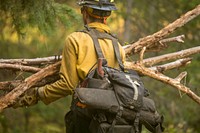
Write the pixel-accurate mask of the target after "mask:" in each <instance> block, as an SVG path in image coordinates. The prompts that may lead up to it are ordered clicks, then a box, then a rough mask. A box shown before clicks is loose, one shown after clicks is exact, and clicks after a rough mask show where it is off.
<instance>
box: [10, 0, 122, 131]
mask: <svg viewBox="0 0 200 133" xmlns="http://www.w3.org/2000/svg"><path fill="white" fill-rule="evenodd" d="M78 5H79V6H81V13H82V16H83V22H84V25H85V26H86V27H87V28H92V29H96V30H97V31H99V32H103V33H104V32H105V33H108V34H110V32H111V31H110V28H109V26H108V25H107V23H106V21H107V18H108V17H109V16H110V15H111V12H112V11H113V10H117V8H116V6H115V4H114V0H80V1H78ZM99 44H100V47H101V49H102V52H103V55H104V56H105V58H106V60H107V65H108V66H110V67H113V68H117V69H118V68H119V64H118V61H117V60H116V58H115V53H114V48H113V44H112V41H111V40H109V39H99ZM118 45H119V53H120V56H121V58H122V62H124V61H125V52H124V50H123V48H122V47H121V45H120V44H119V43H118ZM96 63H97V54H96V51H95V48H94V44H93V40H92V38H91V36H89V35H88V34H87V33H85V32H81V31H80V32H74V33H72V34H70V35H69V36H67V38H66V40H65V44H64V48H63V52H62V61H61V67H60V73H59V75H60V79H59V80H58V81H56V82H55V83H53V84H48V85H46V86H44V87H39V88H32V89H30V90H28V91H27V92H25V93H24V95H23V96H21V97H20V98H19V100H18V102H16V103H15V104H14V105H13V107H14V108H16V107H22V106H31V105H35V104H36V103H37V102H38V101H42V102H43V103H45V104H47V105H48V104H50V103H52V102H54V101H56V100H58V99H59V98H62V97H66V96H68V95H73V93H74V89H75V88H76V87H77V86H78V85H79V83H80V82H81V81H83V80H84V79H85V77H86V75H87V74H88V72H89V70H90V69H91V68H95V67H96V66H95V64H96ZM93 66H94V67H93ZM71 117H72V116H69V113H68V114H67V115H66V121H67V122H69V121H71V120H70V118H71ZM77 120H80V123H81V119H77ZM72 121H73V119H72ZM74 124H76V123H71V125H74ZM77 125H79V124H77ZM71 128H72V127H69V123H68V125H67V131H68V132H72V133H74V132H75V131H73V130H71ZM83 129H86V130H85V131H83ZM69 130H71V131H69ZM80 130H81V131H80ZM79 132H80V133H87V132H89V131H88V124H87V122H86V125H83V127H82V128H79V131H76V133H79Z"/></svg>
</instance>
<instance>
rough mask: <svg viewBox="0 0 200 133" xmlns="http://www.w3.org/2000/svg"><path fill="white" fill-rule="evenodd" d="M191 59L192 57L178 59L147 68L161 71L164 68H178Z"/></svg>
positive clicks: (188, 62)
mask: <svg viewBox="0 0 200 133" xmlns="http://www.w3.org/2000/svg"><path fill="white" fill-rule="evenodd" d="M191 60H192V58H184V59H179V60H177V61H174V62H170V63H167V64H164V65H159V66H154V67H150V68H149V69H151V70H153V71H157V72H161V73H162V72H164V71H166V70H171V69H174V68H179V67H182V66H185V65H187V64H190V63H191Z"/></svg>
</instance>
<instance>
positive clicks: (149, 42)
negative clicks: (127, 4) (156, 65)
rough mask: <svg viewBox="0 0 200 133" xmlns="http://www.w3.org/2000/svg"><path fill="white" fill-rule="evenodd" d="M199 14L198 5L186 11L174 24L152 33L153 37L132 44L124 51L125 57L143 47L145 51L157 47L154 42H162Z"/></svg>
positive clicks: (199, 8)
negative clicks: (145, 48)
mask: <svg viewBox="0 0 200 133" xmlns="http://www.w3.org/2000/svg"><path fill="white" fill-rule="evenodd" d="M199 14H200V5H198V6H197V7H196V8H194V9H193V10H191V11H188V12H187V13H186V14H184V15H182V16H181V17H180V18H179V19H177V20H175V21H174V22H172V23H171V24H169V25H168V26H166V27H165V28H163V29H161V30H160V31H158V32H156V33H154V34H153V35H149V36H147V37H144V38H141V39H139V40H138V41H137V42H135V43H133V44H132V45H131V46H130V47H128V48H126V49H125V52H126V55H130V54H133V53H138V52H139V51H141V49H142V48H143V47H147V49H149V48H151V47H155V45H159V43H156V42H158V41H160V40H162V39H163V38H164V37H166V36H168V35H169V34H171V33H173V32H174V31H175V30H176V29H177V28H180V27H182V26H183V25H185V24H186V23H188V22H189V21H190V20H192V19H194V18H195V17H197V16H199Z"/></svg>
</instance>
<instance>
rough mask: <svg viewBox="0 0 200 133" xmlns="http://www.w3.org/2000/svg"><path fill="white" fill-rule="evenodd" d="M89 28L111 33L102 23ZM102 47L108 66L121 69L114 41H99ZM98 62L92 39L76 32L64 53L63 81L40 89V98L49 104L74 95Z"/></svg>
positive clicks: (122, 53) (70, 37)
mask: <svg viewBox="0 0 200 133" xmlns="http://www.w3.org/2000/svg"><path fill="white" fill-rule="evenodd" d="M88 26H89V27H92V28H96V29H97V30H99V31H101V32H108V33H110V28H109V27H108V26H107V25H105V24H102V23H97V22H95V23H90V24H88ZM99 43H100V47H101V49H102V52H103V54H104V57H105V58H106V60H107V62H108V66H110V67H114V68H119V64H118V62H117V60H116V59H115V54H114V49H113V45H112V41H111V40H108V39H99ZM119 48H120V55H121V58H122V62H124V61H125V52H124V50H123V48H122V47H121V46H120V44H119ZM96 62H97V55H96V51H95V48H94V44H93V41H92V38H91V37H90V36H89V35H88V34H86V33H84V32H74V33H72V34H70V35H69V36H68V37H67V38H66V40H65V45H64V49H63V53H62V62H61V68H60V77H61V79H60V80H58V81H56V82H55V83H53V84H50V85H46V86H44V87H42V88H41V89H39V96H40V98H41V100H42V101H43V102H44V103H45V104H49V103H51V102H53V101H55V100H57V99H59V98H61V97H65V96H67V95H71V94H73V90H74V89H75V88H76V87H77V85H78V84H79V82H80V81H81V80H83V79H84V78H85V77H86V75H87V73H88V71H89V70H90V69H91V67H92V66H93V65H94V64H95V63H96Z"/></svg>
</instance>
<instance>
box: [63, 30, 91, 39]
mask: <svg viewBox="0 0 200 133" xmlns="http://www.w3.org/2000/svg"><path fill="white" fill-rule="evenodd" d="M86 36H88V35H87V34H86V33H85V32H83V31H75V32H73V33H71V34H69V35H68V36H67V39H75V40H77V39H78V40H80V39H81V38H85V37H86Z"/></svg>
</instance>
